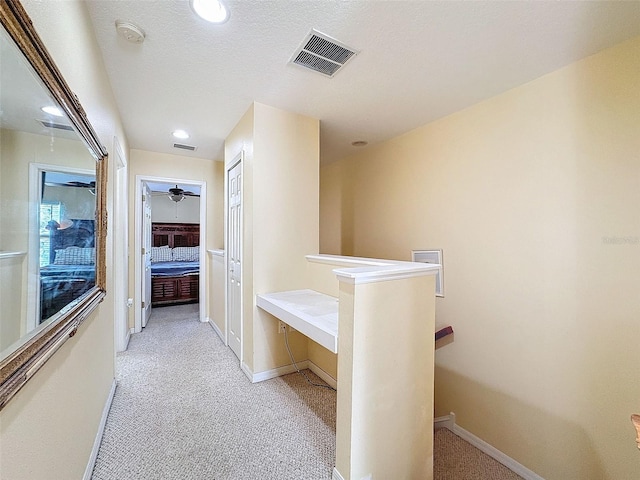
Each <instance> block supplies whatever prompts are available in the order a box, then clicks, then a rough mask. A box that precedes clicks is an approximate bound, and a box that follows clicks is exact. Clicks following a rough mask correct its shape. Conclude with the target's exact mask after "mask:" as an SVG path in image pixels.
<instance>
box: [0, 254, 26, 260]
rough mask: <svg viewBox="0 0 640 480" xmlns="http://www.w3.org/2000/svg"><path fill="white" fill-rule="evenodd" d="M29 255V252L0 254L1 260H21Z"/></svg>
mask: <svg viewBox="0 0 640 480" xmlns="http://www.w3.org/2000/svg"><path fill="white" fill-rule="evenodd" d="M26 254H27V252H0V259H1V258H20V257H24V256H25V255H26Z"/></svg>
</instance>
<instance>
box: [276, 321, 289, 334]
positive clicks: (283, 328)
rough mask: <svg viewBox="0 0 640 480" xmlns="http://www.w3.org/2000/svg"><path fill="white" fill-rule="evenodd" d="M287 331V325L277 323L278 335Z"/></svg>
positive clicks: (280, 322)
mask: <svg viewBox="0 0 640 480" xmlns="http://www.w3.org/2000/svg"><path fill="white" fill-rule="evenodd" d="M286 331H287V324H286V323H284V322H283V321H278V333H285V332H286Z"/></svg>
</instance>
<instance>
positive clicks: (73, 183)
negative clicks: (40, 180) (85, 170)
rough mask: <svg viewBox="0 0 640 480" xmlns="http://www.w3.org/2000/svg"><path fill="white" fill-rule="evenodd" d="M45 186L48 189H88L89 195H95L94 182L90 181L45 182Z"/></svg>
mask: <svg viewBox="0 0 640 480" xmlns="http://www.w3.org/2000/svg"><path fill="white" fill-rule="evenodd" d="M45 185H47V186H50V187H76V188H87V189H89V193H91V195H95V194H96V182H95V180H92V181H90V182H79V181H77V180H73V181H70V182H50V181H47V182H45Z"/></svg>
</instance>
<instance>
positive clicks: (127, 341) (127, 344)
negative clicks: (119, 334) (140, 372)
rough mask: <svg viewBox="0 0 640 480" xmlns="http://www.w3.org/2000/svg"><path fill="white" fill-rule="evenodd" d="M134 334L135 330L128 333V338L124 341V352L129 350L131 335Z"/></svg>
mask: <svg viewBox="0 0 640 480" xmlns="http://www.w3.org/2000/svg"><path fill="white" fill-rule="evenodd" d="M132 333H133V328H131V329H129V331H128V332H127V337H126V338H125V339H124V351H125V352H126V351H127V349H128V348H129V340H131V334H132Z"/></svg>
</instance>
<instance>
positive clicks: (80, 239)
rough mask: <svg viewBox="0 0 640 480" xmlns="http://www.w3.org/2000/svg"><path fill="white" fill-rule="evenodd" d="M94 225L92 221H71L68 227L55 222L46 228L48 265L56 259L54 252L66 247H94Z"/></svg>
mask: <svg viewBox="0 0 640 480" xmlns="http://www.w3.org/2000/svg"><path fill="white" fill-rule="evenodd" d="M63 223H64V222H63ZM95 224H96V222H95V221H94V220H78V219H71V221H70V222H68V225H69V226H65V228H63V227H61V225H60V224H58V223H55V222H53V224H52V225H50V226H48V227H47V229H48V230H49V261H50V263H53V262H54V260H55V258H56V250H62V249H65V248H67V247H82V248H87V247H95Z"/></svg>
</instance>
